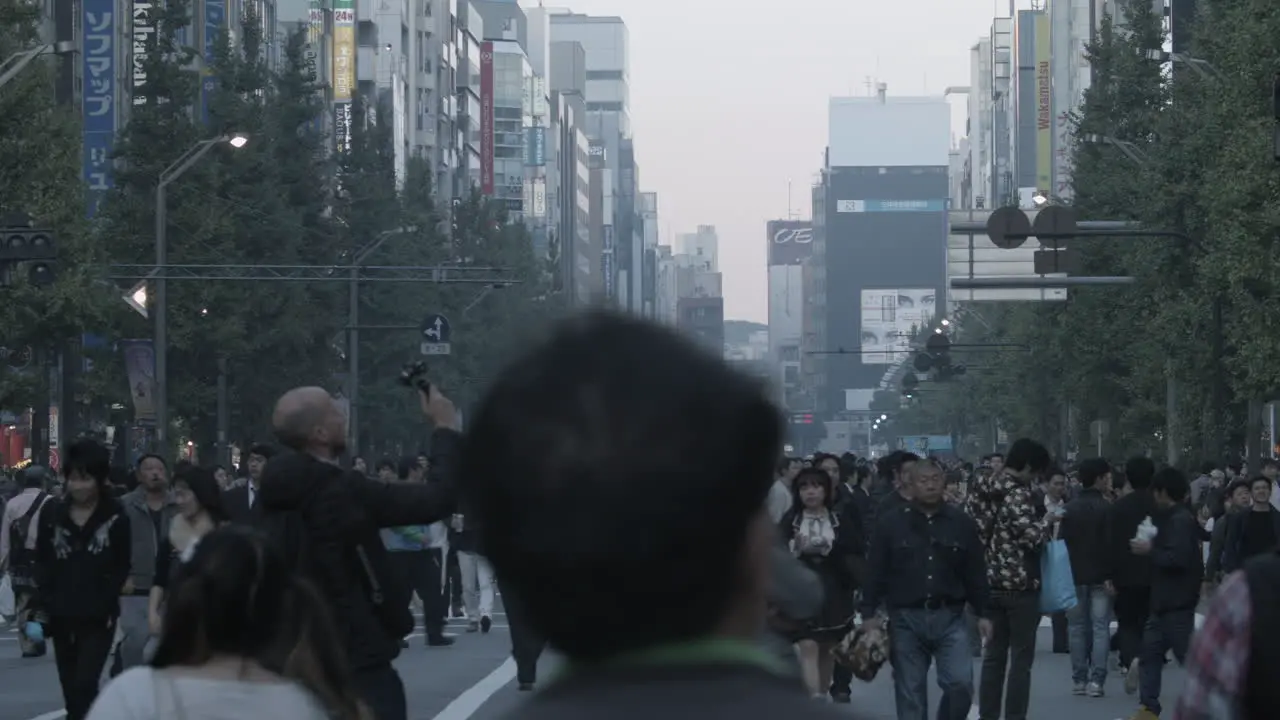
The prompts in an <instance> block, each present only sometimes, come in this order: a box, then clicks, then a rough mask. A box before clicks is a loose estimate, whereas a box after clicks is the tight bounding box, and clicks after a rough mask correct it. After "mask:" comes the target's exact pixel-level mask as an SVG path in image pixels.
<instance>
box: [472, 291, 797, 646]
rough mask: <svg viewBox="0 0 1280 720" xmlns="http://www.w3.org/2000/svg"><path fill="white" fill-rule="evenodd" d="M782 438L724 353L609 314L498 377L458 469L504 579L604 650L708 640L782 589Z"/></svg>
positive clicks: (531, 608)
mask: <svg viewBox="0 0 1280 720" xmlns="http://www.w3.org/2000/svg"><path fill="white" fill-rule="evenodd" d="M781 440H782V428H781V422H780V417H779V415H778V412H777V410H776V409H775V408H774V407H773V406H772V405H771V404H770V403H769V402H768V400H767V399H766V397H765V394H764V392H763V389H762V388H760V387H759V386H758V385H757V384H756V383H755V382H753V381H751V380H749V379H747V378H745V377H743V376H740V375H738V374H736V373H734V372H733V371H731V370H730V369H728V367H727V366H726V365H725V364H724V362H723V361H722V360H721V359H720V358H717V357H714V356H712V355H710V354H708V353H706V352H705V351H703V350H702V349H700V348H698V347H696V346H694V345H693V344H692V343H690V342H689V341H687V340H686V339H684V338H682V337H680V336H678V335H676V334H675V333H674V332H673V331H670V330H667V329H665V328H661V327H659V326H657V325H653V324H650V323H647V322H643V321H641V320H636V319H631V318H625V317H621V316H616V315H612V314H606V313H592V314H589V315H587V316H585V317H581V318H578V319H575V320H571V321H569V322H567V323H565V324H563V325H562V326H560V327H559V328H558V329H557V330H556V332H555V333H554V334H553V335H552V336H551V338H550V339H549V340H548V341H546V342H544V343H542V344H540V345H538V346H537V347H535V348H533V349H532V351H530V352H529V353H528V354H527V355H526V356H524V357H522V358H518V359H516V361H515V362H514V363H513V364H512V365H511V366H510V367H509V368H508V369H507V370H506V371H505V372H504V373H502V374H501V375H500V376H499V377H498V378H497V380H496V382H494V384H493V385H492V387H491V388H490V390H489V392H488V394H487V396H486V397H485V398H484V400H483V401H482V402H481V404H480V407H479V408H478V409H477V411H476V412H475V413H474V414H473V416H472V417H471V423H470V426H469V428H468V432H467V434H466V436H465V439H464V442H463V447H462V454H461V455H462V456H461V462H460V468H459V475H458V477H459V478H462V479H464V483H463V485H462V487H461V488H460V489H461V492H462V493H463V498H462V500H463V502H464V503H468V504H469V506H470V507H471V508H472V509H473V511H474V512H475V513H476V514H477V515H478V516H479V518H480V528H481V531H480V532H481V538H480V544H481V546H482V547H484V548H485V554H486V555H487V556H488V557H489V559H490V561H491V562H492V563H493V566H494V569H495V571H496V573H497V575H498V577H499V578H501V580H502V582H503V584H504V590H507V591H509V592H511V593H512V594H513V595H514V596H516V597H518V598H519V599H520V601H521V602H522V603H523V604H524V606H525V608H526V611H527V614H528V616H529V618H530V621H531V623H532V624H533V626H534V627H535V628H536V629H537V630H539V631H540V632H542V633H543V635H544V636H545V637H546V639H547V640H548V642H549V643H550V644H552V645H553V646H555V647H556V648H558V649H559V650H561V651H563V652H564V653H565V654H566V655H567V656H568V657H569V658H570V659H572V660H576V661H592V660H597V659H601V658H604V657H606V656H611V655H616V654H620V653H625V652H628V651H634V650H638V649H642V648H647V647H653V646H656V645H664V644H670V643H673V642H680V641H684V640H691V639H695V638H702V637H708V636H710V635H712V634H713V633H715V632H716V631H717V630H718V629H719V628H721V627H722V626H723V625H724V624H725V621H726V617H727V616H729V615H730V614H732V613H733V611H735V610H739V609H740V608H741V607H742V606H744V605H746V603H744V602H743V601H744V598H748V597H751V596H753V594H759V595H763V594H764V593H766V592H767V590H768V588H767V587H764V585H765V583H767V572H768V571H767V568H768V562H769V559H768V557H769V547H770V545H771V544H772V543H773V542H776V537H775V536H774V532H775V531H774V530H773V529H772V527H771V526H770V525H769V524H768V521H767V517H766V516H765V515H764V513H763V510H764V499H765V497H766V495H767V493H768V491H769V488H770V487H771V485H772V483H773V470H774V464H775V461H776V458H777V457H778V453H779V450H780V448H781ZM761 568H763V569H761ZM756 599H758V600H760V601H763V597H758V598H756ZM752 610H753V611H754V606H752ZM761 622H763V618H761Z"/></svg>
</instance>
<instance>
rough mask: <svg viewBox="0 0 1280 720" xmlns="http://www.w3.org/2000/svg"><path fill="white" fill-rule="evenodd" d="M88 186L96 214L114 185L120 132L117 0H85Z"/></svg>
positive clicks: (84, 97) (92, 212)
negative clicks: (113, 147) (114, 146)
mask: <svg viewBox="0 0 1280 720" xmlns="http://www.w3.org/2000/svg"><path fill="white" fill-rule="evenodd" d="M82 8H83V12H84V17H83V18H82V27H83V28H84V49H83V52H82V57H83V60H84V67H83V68H82V72H83V76H84V91H83V92H82V93H81V97H82V100H83V103H84V140H83V145H84V186H85V203H86V208H85V209H86V212H87V213H88V215H89V217H91V218H92V217H93V216H94V215H95V214H97V212H98V205H99V203H101V202H102V198H103V196H104V194H105V193H106V191H107V190H109V189H110V188H111V144H112V141H113V140H114V139H115V135H116V89H117V85H116V37H117V35H116V28H117V25H116V3H115V0H83V2H82Z"/></svg>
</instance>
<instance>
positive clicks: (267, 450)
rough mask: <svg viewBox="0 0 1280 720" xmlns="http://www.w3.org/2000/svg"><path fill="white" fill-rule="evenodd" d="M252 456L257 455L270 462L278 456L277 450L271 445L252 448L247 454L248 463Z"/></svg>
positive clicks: (259, 445)
mask: <svg viewBox="0 0 1280 720" xmlns="http://www.w3.org/2000/svg"><path fill="white" fill-rule="evenodd" d="M250 455H257V456H258V457H260V458H262V459H263V460H270V459H271V458H273V457H275V456H276V449H275V448H273V447H271V446H270V445H264V444H258V445H254V446H252V447H250V448H249V452H247V453H245V460H246V461H247V460H248V459H249V456H250Z"/></svg>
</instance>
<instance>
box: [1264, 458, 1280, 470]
mask: <svg viewBox="0 0 1280 720" xmlns="http://www.w3.org/2000/svg"><path fill="white" fill-rule="evenodd" d="M1260 467H1263V468H1269V467H1280V460H1277V459H1275V458H1262V465H1261V466H1260Z"/></svg>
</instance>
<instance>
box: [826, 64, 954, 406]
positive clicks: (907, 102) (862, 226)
mask: <svg viewBox="0 0 1280 720" xmlns="http://www.w3.org/2000/svg"><path fill="white" fill-rule="evenodd" d="M829 128H830V137H829V140H828V151H827V167H826V168H824V173H823V181H822V184H821V186H820V188H821V189H820V193H821V197H820V198H819V197H818V195H816V194H815V200H818V199H820V200H821V202H820V203H819V202H815V207H814V213H815V216H816V214H817V213H819V212H820V213H821V214H822V215H823V219H822V232H820V233H817V234H816V236H815V250H814V251H815V254H818V255H819V256H820V257H821V258H822V268H823V271H824V273H825V278H824V279H823V280H820V282H821V283H822V287H824V288H825V293H826V307H827V308H828V310H830V309H831V308H841V312H838V313H836V312H828V314H827V317H826V331H825V332H826V341H827V348H826V349H827V350H829V351H834V350H839V349H841V348H843V349H845V350H855V349H856V350H857V354H851V355H845V356H840V357H839V359H838V360H835V361H832V360H831V359H830V358H829V359H828V362H827V364H826V371H825V374H826V379H827V386H826V389H825V394H826V396H827V397H826V408H827V411H828V412H829V413H830V414H833V415H834V414H862V415H865V414H866V413H868V412H869V406H870V401H871V398H872V395H873V393H874V391H875V390H876V389H878V388H879V387H880V386H881V383H882V382H883V381H884V379H885V376H886V374H888V372H889V371H890V370H891V368H892V367H893V366H894V365H895V364H896V363H898V362H900V361H901V360H903V359H905V357H906V355H907V352H906V351H907V350H908V349H909V347H910V342H911V341H912V339H913V336H914V333H915V332H917V331H918V330H919V329H920V328H921V327H923V326H924V325H925V324H926V323H928V322H929V321H930V320H931V319H932V317H933V316H934V315H935V314H936V313H937V310H938V307H939V302H940V299H941V302H942V303H943V305H942V307H944V308H945V298H946V284H947V280H946V260H947V227H948V225H947V222H948V218H947V204H948V191H949V190H948V170H949V157H950V150H951V148H950V135H951V111H950V106H949V105H948V104H947V102H946V100H945V99H944V98H942V97H894V96H890V95H888V92H887V88H886V87H885V86H884V85H881V86H880V88H879V92H878V94H877V95H876V96H873V97H842V98H832V99H831V102H830V107H829ZM870 137H873V138H876V142H874V143H868V142H866V138H870ZM855 308H856V311H855V312H849V310H853V309H855Z"/></svg>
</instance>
